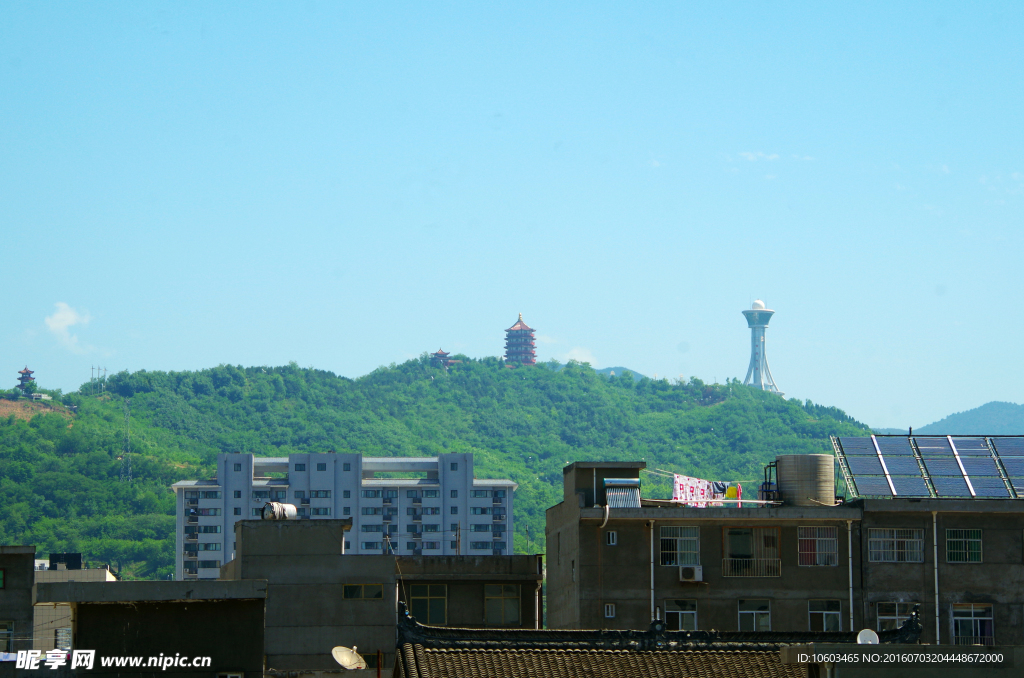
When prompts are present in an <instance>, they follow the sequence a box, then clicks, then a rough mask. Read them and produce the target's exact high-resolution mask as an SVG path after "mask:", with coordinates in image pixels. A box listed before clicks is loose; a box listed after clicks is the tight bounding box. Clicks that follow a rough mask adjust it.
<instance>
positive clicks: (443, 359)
mask: <svg viewBox="0 0 1024 678" xmlns="http://www.w3.org/2000/svg"><path fill="white" fill-rule="evenodd" d="M450 355H451V353H445V352H444V351H442V350H441V349H437V353H431V354H430V364H431V365H433V366H434V367H443V368H445V369H446V370H447V369H448V366H449V365H455V364H456V363H461V362H462V361H461V360H452V359H451V358H449V357H448V356H450Z"/></svg>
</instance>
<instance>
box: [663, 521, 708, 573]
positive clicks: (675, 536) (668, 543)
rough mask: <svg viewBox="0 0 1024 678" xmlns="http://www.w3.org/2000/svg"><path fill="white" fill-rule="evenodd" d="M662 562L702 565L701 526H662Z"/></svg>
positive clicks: (664, 563)
mask: <svg viewBox="0 0 1024 678" xmlns="http://www.w3.org/2000/svg"><path fill="white" fill-rule="evenodd" d="M661 564H662V565H700V528H699V527H678V526H672V527H662V528H661Z"/></svg>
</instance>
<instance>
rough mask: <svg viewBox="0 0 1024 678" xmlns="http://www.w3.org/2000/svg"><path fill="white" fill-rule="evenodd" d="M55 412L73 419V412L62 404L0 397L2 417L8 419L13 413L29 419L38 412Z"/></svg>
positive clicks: (17, 416) (25, 419) (0, 416)
mask: <svg viewBox="0 0 1024 678" xmlns="http://www.w3.org/2000/svg"><path fill="white" fill-rule="evenodd" d="M46 413H55V414H59V415H61V416H62V417H64V418H66V419H69V420H70V419H71V413H70V412H68V411H67V410H66V409H64V407H62V406H60V405H50V404H49V403H46V402H39V401H35V402H33V401H31V400H4V399H0V418H3V419H6V418H7V417H9V416H11V415H12V414H13V415H14V417H15V418H16V419H22V420H24V421H29V420H31V419H32V417H34V416H36V415H37V414H46Z"/></svg>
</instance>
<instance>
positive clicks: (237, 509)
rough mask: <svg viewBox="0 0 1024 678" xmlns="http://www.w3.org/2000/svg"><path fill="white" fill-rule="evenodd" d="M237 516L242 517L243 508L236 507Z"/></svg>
mask: <svg viewBox="0 0 1024 678" xmlns="http://www.w3.org/2000/svg"><path fill="white" fill-rule="evenodd" d="M235 515H236V516H240V515H242V507H241V506H236V507H235Z"/></svg>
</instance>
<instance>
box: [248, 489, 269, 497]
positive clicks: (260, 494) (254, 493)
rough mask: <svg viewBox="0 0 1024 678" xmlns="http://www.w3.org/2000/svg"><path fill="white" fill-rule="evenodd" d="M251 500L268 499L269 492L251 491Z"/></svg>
mask: <svg viewBox="0 0 1024 678" xmlns="http://www.w3.org/2000/svg"><path fill="white" fill-rule="evenodd" d="M252 498H253V499H270V490H253V491H252Z"/></svg>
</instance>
